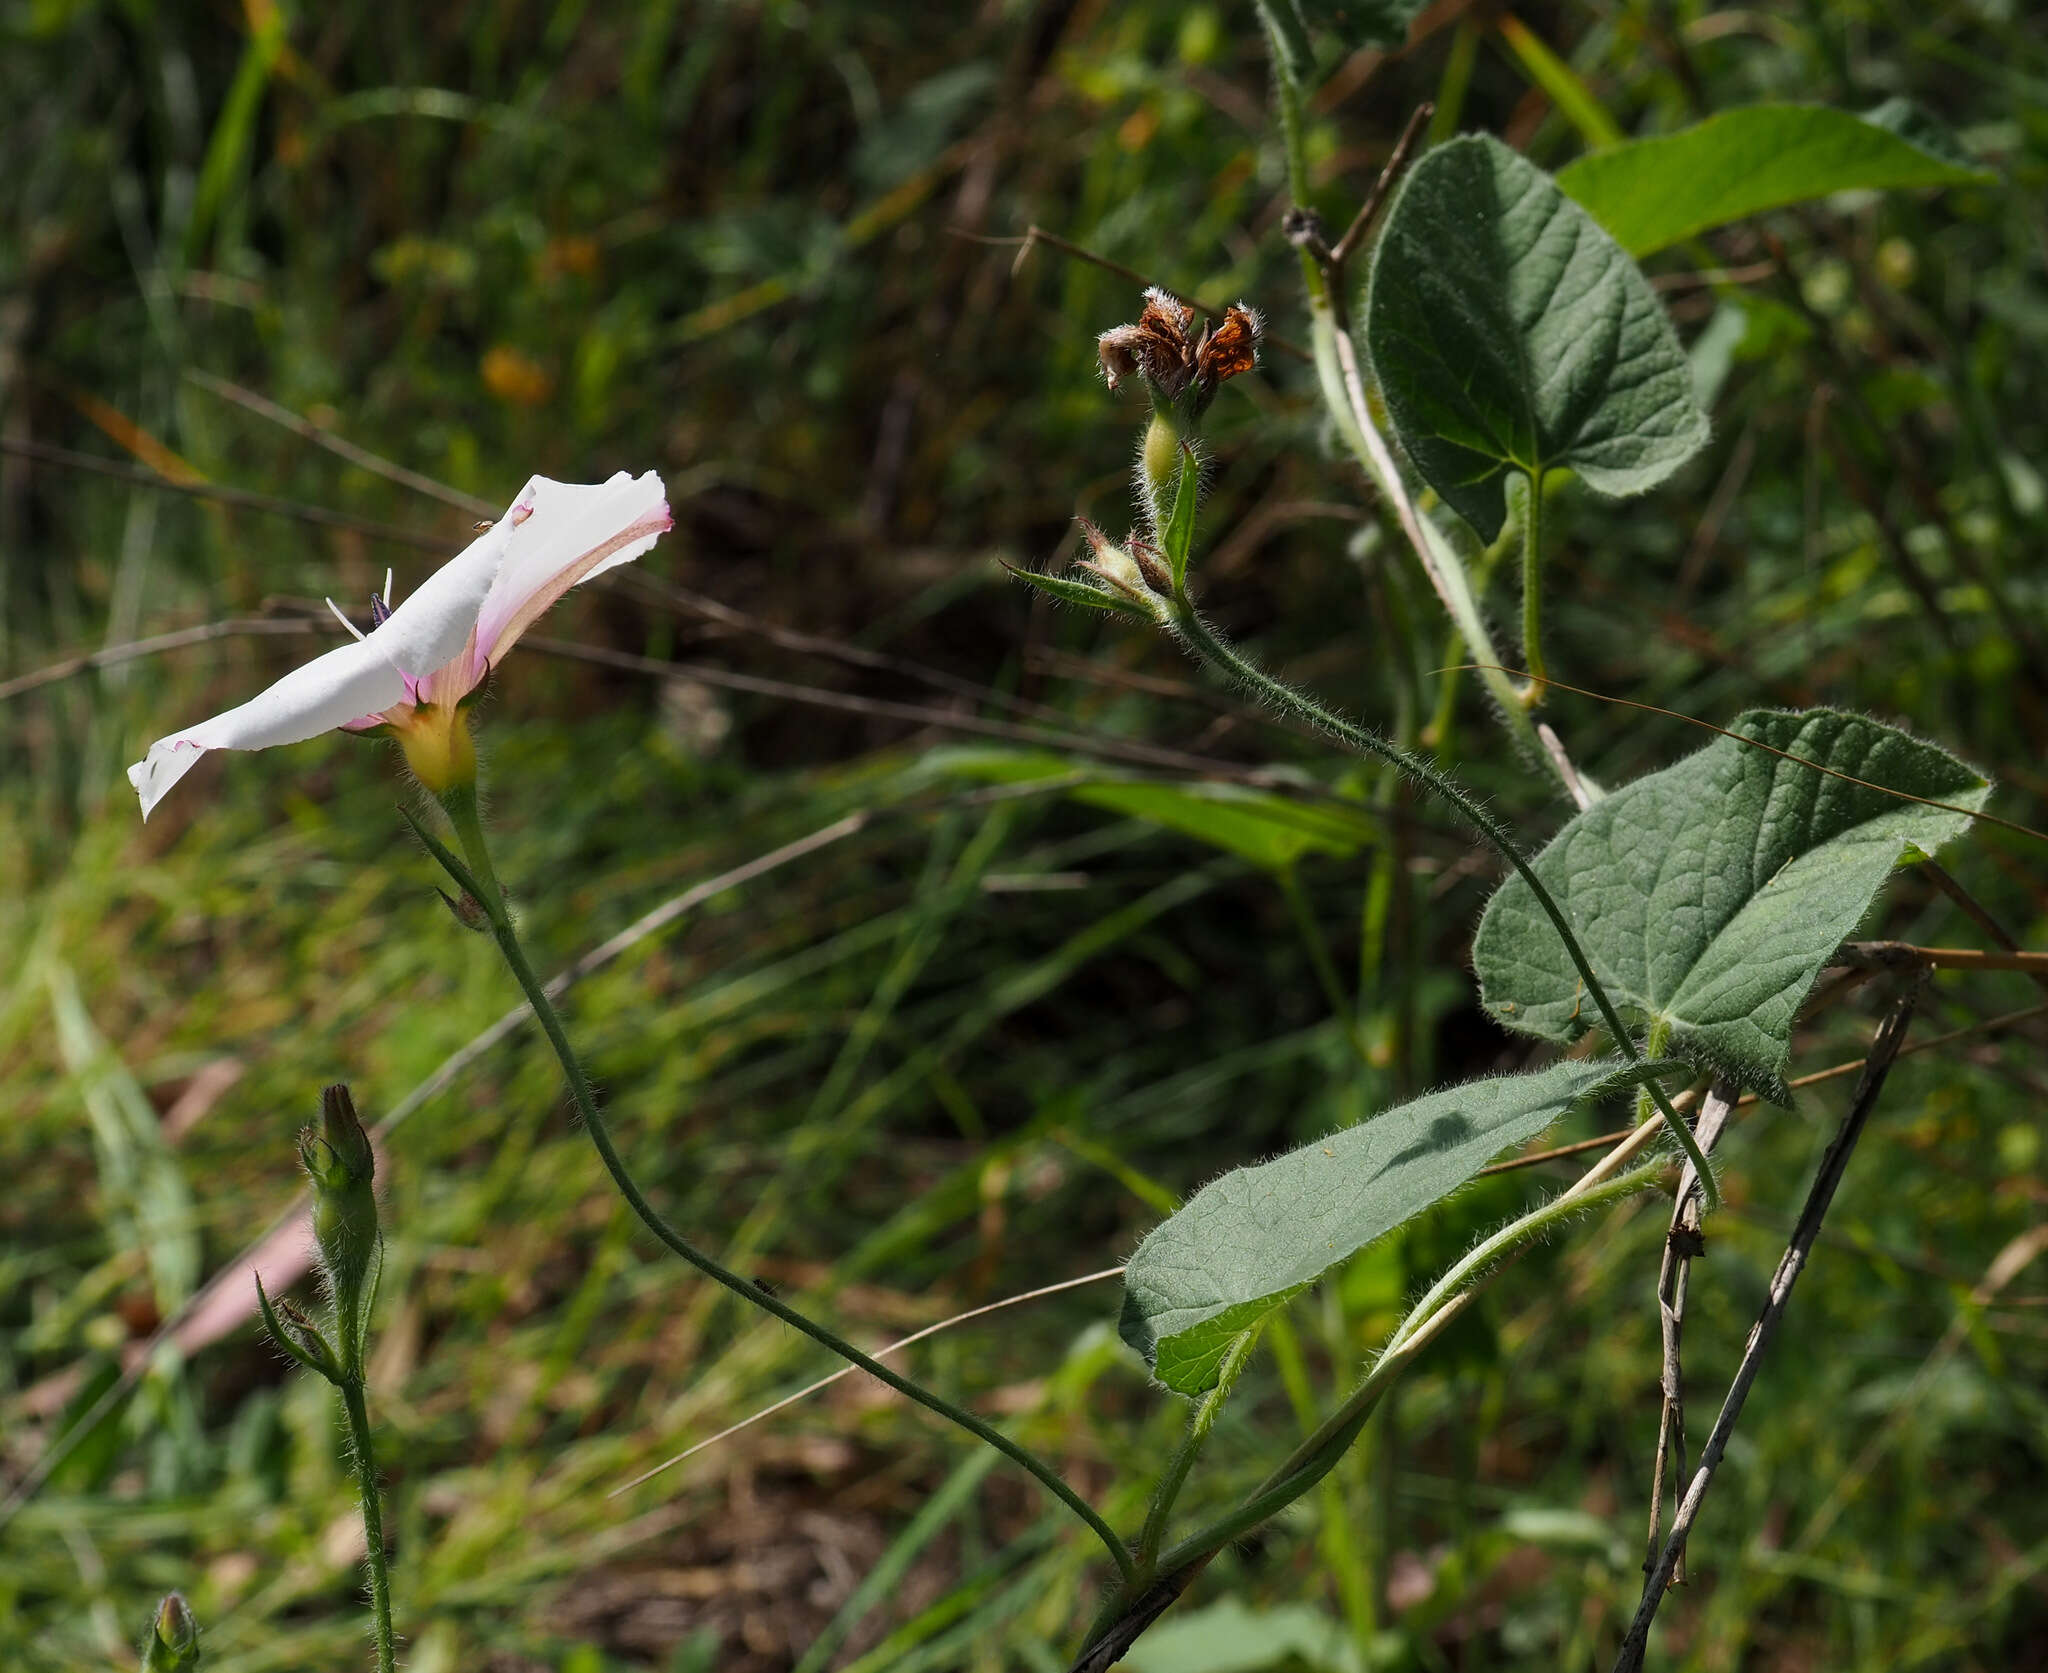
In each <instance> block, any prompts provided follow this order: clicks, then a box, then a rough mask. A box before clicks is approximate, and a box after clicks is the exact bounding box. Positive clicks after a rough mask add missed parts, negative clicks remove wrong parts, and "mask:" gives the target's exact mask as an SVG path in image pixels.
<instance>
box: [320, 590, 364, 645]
mask: <svg viewBox="0 0 2048 1673" xmlns="http://www.w3.org/2000/svg"><path fill="white" fill-rule="evenodd" d="M327 608H328V609H330V610H332V611H333V612H334V619H335V620H336V621H338V622H340V623H341V625H342V626H343V627H345V628H347V629H348V630H349V632H350V633H351V634H352V635H353V636H354V637H356V638H358V639H360V638H362V636H363V630H362V629H361V628H359V627H357V626H356V624H355V623H354V622H352V621H350V620H349V619H348V617H347V616H346V615H344V614H343V613H342V609H341V606H340V605H339V604H336V603H335V602H334V600H333V599H331V598H330V599H329V600H328V601H327Z"/></svg>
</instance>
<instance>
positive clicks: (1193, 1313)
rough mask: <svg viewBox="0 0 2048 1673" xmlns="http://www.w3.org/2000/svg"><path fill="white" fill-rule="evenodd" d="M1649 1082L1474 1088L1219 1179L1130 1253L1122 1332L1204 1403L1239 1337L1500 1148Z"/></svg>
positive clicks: (1516, 1082) (1628, 1076)
mask: <svg viewBox="0 0 2048 1673" xmlns="http://www.w3.org/2000/svg"><path fill="white" fill-rule="evenodd" d="M1653 1067H1663V1068H1669V1067H1671V1065H1669V1064H1665V1065H1661V1066H1653ZM1645 1072H1647V1071H1646V1067H1645V1065H1642V1064H1639V1063H1637V1064H1631V1063H1626V1062H1624V1061H1622V1060H1621V1059H1620V1058H1618V1057H1609V1058H1604V1059H1602V1060H1600V1061H1598V1062H1593V1063H1556V1064H1553V1065H1552V1066H1551V1067H1550V1068H1548V1069H1544V1070H1541V1071H1540V1072H1538V1073H1536V1074H1533V1075H1501V1076H1497V1077H1495V1078H1493V1079H1490V1080H1476V1081H1472V1082H1470V1083H1468V1084H1467V1085H1464V1086H1454V1087H1451V1088H1449V1089H1448V1090H1446V1091H1443V1092H1432V1093H1430V1094H1429V1095H1428V1096H1427V1097H1423V1098H1417V1099H1416V1100H1415V1101H1414V1102H1413V1103H1409V1104H1402V1105H1400V1106H1398V1107H1397V1108H1394V1109H1390V1110H1387V1111H1384V1112H1383V1113H1381V1114H1379V1115H1376V1116H1374V1117H1372V1118H1371V1119H1370V1120H1368V1121H1365V1122H1362V1123H1360V1124H1359V1125H1358V1126H1356V1127H1347V1128H1345V1129H1344V1130H1343V1131H1342V1132H1338V1133H1332V1134H1331V1135H1330V1136H1329V1137H1328V1138H1325V1139H1319V1140H1317V1141H1316V1142H1315V1143H1313V1144H1305V1145H1303V1146H1302V1147H1301V1148H1300V1149H1299V1150H1293V1151H1289V1152H1288V1153H1287V1154H1286V1155H1285V1156H1280V1157H1276V1158H1275V1159H1274V1160H1272V1161H1270V1162H1261V1163H1259V1164H1258V1165H1257V1166H1256V1167H1249V1168H1239V1169H1237V1170H1236V1171H1235V1172H1232V1173H1227V1174H1225V1175H1224V1176H1223V1177H1222V1178H1221V1179H1218V1180H1214V1181H1212V1182H1211V1183H1210V1184H1208V1185H1205V1186H1203V1187H1202V1189H1201V1190H1199V1191H1197V1192H1196V1193H1195V1194H1194V1196H1193V1197H1191V1198H1190V1199H1189V1200H1188V1203H1187V1206H1186V1207H1184V1208H1183V1209H1181V1211H1180V1212H1179V1213H1178V1214H1176V1215H1174V1216H1173V1217H1172V1218H1171V1219H1170V1220H1167V1221H1166V1222H1164V1223H1163V1224H1162V1225H1159V1226H1157V1227H1155V1228H1154V1229H1153V1231H1152V1233H1151V1235H1150V1236H1148V1237H1147V1238H1146V1239H1145V1241H1144V1242H1143V1243H1141V1244H1139V1245H1138V1249H1137V1253H1135V1254H1134V1255H1132V1256H1131V1260H1130V1265H1129V1266H1127V1267H1126V1268H1125V1269H1124V1310H1123V1318H1122V1321H1121V1323H1120V1324H1119V1326H1118V1328H1119V1329H1120V1330H1121V1331H1122V1333H1123V1338H1124V1340H1125V1341H1126V1342H1128V1343H1130V1345H1131V1346H1132V1347H1134V1348H1136V1349H1137V1350H1138V1351H1139V1352H1140V1353H1142V1354H1143V1355H1144V1356H1145V1358H1146V1359H1147V1360H1148V1361H1149V1362H1150V1363H1151V1366H1152V1374H1153V1375H1154V1376H1156V1377H1157V1378H1158V1379H1159V1380H1160V1381H1161V1382H1162V1383H1164V1384H1165V1385H1166V1386H1167V1387H1168V1388H1171V1389H1176V1390H1178V1391H1179V1392H1180V1393H1182V1394H1200V1393H1202V1392H1203V1391H1204V1390H1206V1389H1207V1388H1209V1387H1210V1386H1211V1385H1212V1384H1213V1383H1214V1382H1215V1380H1216V1367H1217V1364H1218V1362H1219V1361H1220V1360H1221V1359H1222V1357H1223V1353H1224V1350H1225V1349H1226V1348H1228V1347H1229V1345H1230V1343H1231V1341H1232V1339H1233V1338H1235V1337H1236V1335H1237V1334H1238V1332H1239V1331H1241V1330H1244V1329H1246V1328H1247V1327H1249V1326H1250V1325H1251V1324H1252V1323H1253V1322H1254V1321H1256V1320H1257V1319H1259V1318H1260V1317H1261V1316H1262V1315H1264V1314H1265V1313H1267V1312H1270V1311H1271V1310H1272V1309H1273V1308H1275V1307H1277V1306H1279V1305H1280V1304H1281V1303H1282V1302H1284V1301H1285V1300H1287V1299H1288V1297H1290V1296H1292V1295H1296V1294H1298V1293H1300V1292H1301V1291H1302V1290H1305V1289H1307V1288H1308V1286H1309V1285H1311V1284H1313V1283H1314V1282H1315V1281H1316V1280H1317V1279H1318V1278H1320V1277H1322V1276H1323V1274H1324V1273H1326V1272H1328V1271H1329V1270H1330V1269H1331V1268H1332V1267H1334V1266H1336V1265H1337V1264H1338V1263H1339V1262H1341V1261H1343V1260H1346V1259H1348V1258H1349V1257H1350V1256H1351V1255H1353V1254H1355V1253H1356V1252H1357V1251H1358V1250H1360V1249H1362V1248H1364V1247H1365V1245H1366V1244H1368V1243H1370V1242H1372V1240H1373V1239H1374V1238H1376V1237H1379V1236H1381V1235H1382V1234H1384V1233H1386V1232H1389V1231H1392V1230H1393V1229H1394V1227H1396V1226H1398V1225H1400V1224H1401V1222H1402V1221H1404V1220H1406V1219H1409V1218H1410V1217H1412V1216H1414V1215H1416V1214H1420V1213H1421V1212H1422V1211H1423V1210H1424V1209H1425V1208H1427V1207H1429V1206H1430V1204H1431V1203H1434V1202H1437V1201H1439V1200H1440V1199H1441V1198H1443V1197H1446V1196H1448V1195H1449V1194H1450V1193H1451V1192H1453V1191H1455V1190H1456V1189H1457V1188H1458V1187H1459V1186H1460V1185H1462V1184H1464V1183H1465V1181H1466V1180H1468V1179H1470V1178H1471V1177H1472V1176H1473V1175H1474V1174H1475V1173H1477V1172H1478V1171H1479V1170H1480V1169H1481V1168H1482V1167H1484V1166H1485V1165H1486V1164H1487V1163H1488V1162H1489V1161H1491V1160H1492V1159H1493V1158H1494V1157H1495V1156H1497V1155H1498V1154H1499V1153H1500V1152H1501V1151H1503V1150H1505V1149H1507V1148H1508V1146H1510V1145H1514V1144H1520V1143H1522V1142H1523V1141H1524V1140H1526V1139H1531V1138H1534V1137H1535V1136H1536V1135H1537V1134H1538V1133H1540V1132H1542V1131H1543V1129H1544V1128H1546V1127H1548V1126H1549V1125H1550V1124H1551V1123H1552V1122H1553V1121H1555V1120H1556V1119H1557V1118H1558V1117H1559V1116H1561V1115H1563V1114H1564V1112H1565V1111H1566V1110H1568V1109H1570V1108H1571V1107H1572V1106H1573V1105H1574V1104H1576V1103H1579V1102H1581V1101H1582V1100H1585V1099H1588V1098H1594V1097H1598V1096H1599V1095H1600V1094H1601V1093H1603V1092H1607V1091H1609V1090H1611V1089H1613V1088H1615V1087H1618V1086H1623V1085H1633V1084H1636V1083H1637V1082H1639V1081H1640V1080H1641V1078H1642V1076H1643V1074H1644V1073H1645Z"/></svg>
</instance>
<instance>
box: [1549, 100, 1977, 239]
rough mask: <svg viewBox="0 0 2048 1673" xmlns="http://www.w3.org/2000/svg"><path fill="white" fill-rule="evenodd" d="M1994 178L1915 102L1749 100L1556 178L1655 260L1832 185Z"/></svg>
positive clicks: (1571, 167) (1848, 187)
mask: <svg viewBox="0 0 2048 1673" xmlns="http://www.w3.org/2000/svg"><path fill="white" fill-rule="evenodd" d="M1994 178H1996V177H1995V176H1994V175H1992V174H1990V173H1988V172H1986V171H1985V170H1983V169H1981V168H1978V167H1977V166H1976V165H1975V164H1973V163H1972V162H1970V160H1969V159H1968V157H1967V156H1966V155H1965V154H1964V153H1963V152H1962V150H1961V148H1960V147H1959V146H1957V145H1956V143H1955V141H1954V139H1953V137H1952V136H1950V135H1949V134H1948V133H1947V132H1946V131H1945V130H1943V129H1942V128H1940V127H1939V126H1938V125H1937V124H1935V123H1933V121H1932V119H1931V118H1929V117H1928V116H1926V115H1925V114H1924V113H1923V112H1922V111H1921V110H1920V109H1919V108H1918V107H1917V106H1916V105H1914V104H1912V103H1911V102H1910V101H1908V100H1905V99H1891V100H1887V101H1886V102H1885V103H1884V104H1882V105H1880V106H1879V107H1878V108H1877V109H1876V110H1873V111H1871V112H1870V113H1869V114H1868V115H1867V116H1853V115H1851V114H1850V113H1849V112H1848V111H1846V110H1830V109H1829V108H1828V107H1827V106H1826V105H1745V106H1744V107H1742V108H1741V109H1740V110H1724V111H1722V112H1721V113H1720V114H1719V115H1718V116H1710V117H1708V118H1707V119H1706V120H1705V121H1704V122H1701V123H1699V124H1697V125H1696V126H1694V127H1690V128H1685V129H1682V130H1681V131H1680V132H1678V133H1675V134H1661V135H1658V136H1657V137H1656V138H1654V139H1638V140H1631V141H1630V142H1629V143H1628V144H1626V145H1617V146H1614V147H1612V148H1611V149H1609V150H1606V151H1596V152H1594V153H1593V154H1592V155H1591V156H1589V157H1581V158H1579V159H1578V161H1576V162H1574V163H1570V164H1567V165H1566V166H1565V167H1564V168H1563V169H1561V170H1559V171H1558V176H1557V183H1558V185H1559V186H1560V187H1561V188H1563V190H1564V191H1565V193H1566V194H1567V195H1568V196H1570V197H1572V198H1574V199H1575V200H1577V201H1578V202H1579V203H1580V204H1582V205H1584V206H1585V209H1586V211H1587V212H1588V213H1589V214H1590V215H1592V217H1593V219H1594V220H1596V221H1598V222H1599V223H1600V224H1601V225H1602V226H1603V227H1605V228H1606V229H1607V230H1608V231H1609V232H1611V233H1613V234H1614V236H1615V237H1616V238H1617V239H1618V240H1619V241H1620V242H1621V245H1622V247H1623V248H1624V249H1625V250H1627V251H1628V252H1629V253H1630V254H1631V255H1634V256H1646V255H1649V254H1651V253H1652V252H1653V251H1656V250H1662V249H1665V248H1667V247H1668V246H1670V245H1673V244H1676V243H1678V242H1679V241H1680V240H1681V239H1685V238H1690V237H1692V236H1693V235H1694V234H1695V233H1701V232H1705V231H1706V230H1707V229H1708V228H1709V227H1718V226H1722V225H1724V224H1725V223H1727V222H1729V221H1739V220H1741V219H1743V218H1744V217H1745V216H1748V215H1755V214H1759V213H1761V212H1762V211H1764V210H1766V209H1777V208H1781V207H1783V206H1784V205H1785V204H1788V203H1801V202H1804V201H1805V200H1807V199H1809V198H1818V197H1826V196H1827V195H1828V194H1829V193H1830V192H1847V191H1858V190H1861V191H1888V190H1898V189H1901V188H1905V187H1911V186H1962V185H1970V184H1974V183H1977V182H1981V181H1985V180H1991V179H1994Z"/></svg>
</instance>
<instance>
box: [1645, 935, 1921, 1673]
mask: <svg viewBox="0 0 2048 1673" xmlns="http://www.w3.org/2000/svg"><path fill="white" fill-rule="evenodd" d="M1925 985H1926V977H1925V975H1924V973H1916V974H1914V975H1912V976H1909V977H1907V978H1906V980H1905V982H1904V985H1903V987H1902V989H1901V991H1900V993H1899V997H1898V998H1897V1000H1895V1001H1894V1002H1893V1005H1892V1008H1891V1010H1890V1011H1888V1012H1887V1013H1886V1014H1885V1018H1884V1021H1883V1022H1881V1023H1880V1024H1878V1029H1877V1034H1876V1036H1875V1037H1874V1038H1873V1039H1872V1041H1871V1043H1870V1054H1869V1056H1868V1057H1867V1058H1865V1059H1864V1063H1863V1074H1862V1077H1861V1078H1860V1079H1859V1080H1858V1081H1857V1083H1856V1095H1855V1097H1854V1098H1853V1099H1851V1101H1850V1104H1849V1109H1848V1113H1847V1114H1845V1115H1844V1116H1843V1117H1842V1123H1841V1125H1840V1126H1839V1127H1838V1128H1837V1129H1836V1130H1835V1136H1834V1138H1833V1139H1832V1140H1830V1141H1829V1144H1828V1148H1827V1151H1826V1154H1824V1155H1823V1156H1822V1157H1821V1162H1820V1171H1819V1172H1818V1173H1817V1174H1816V1175H1815V1176H1814V1181H1813V1184H1812V1186H1811V1188H1809V1190H1808V1191H1807V1193H1806V1204H1805V1206H1804V1207H1803V1208H1802V1209H1801V1210H1800V1211H1799V1221H1798V1224H1797V1225H1795V1226H1794V1227H1793V1228H1792V1236H1791V1239H1790V1241H1789V1242H1787V1244H1786V1245H1785V1253H1784V1255H1783V1257H1782V1258H1781V1259H1780V1260H1779V1262H1778V1269H1777V1271H1776V1272H1775V1273H1774V1274H1772V1277H1771V1288H1770V1293H1769V1295H1768V1296H1767V1297H1766V1298H1765V1300H1764V1305H1763V1311H1762V1312H1761V1313H1759V1314H1758V1315H1757V1321H1756V1323H1755V1324H1754V1325H1752V1326H1751V1327H1750V1332H1749V1340H1748V1342H1747V1343H1746V1344H1745V1345H1744V1347H1743V1350H1742V1362H1741V1364H1739V1365H1738V1366H1737V1367H1736V1369H1735V1376H1734V1379H1733V1381H1732V1382H1730V1384H1729V1385H1728V1394H1727V1397H1726V1398H1725V1399H1724V1400H1723V1401H1722V1402H1721V1411H1720V1414H1719V1415H1718V1416H1717V1417H1716V1418H1715V1419H1714V1427H1713V1429H1712V1431H1711V1432H1710V1433H1709V1434H1708V1436H1707V1440H1706V1444H1705V1445H1704V1446H1703V1447H1701V1448H1700V1461H1699V1467H1698V1469H1696V1470H1695V1471H1694V1472H1693V1478H1692V1481H1691V1483H1690V1484H1689V1485H1688V1486H1687V1488H1686V1490H1685V1497H1684V1498H1683V1499H1681V1500H1680V1501H1679V1505H1678V1510H1677V1513H1676V1514H1675V1515H1674V1516H1673V1517H1672V1519H1671V1533H1670V1536H1669V1537H1668V1538H1667V1539H1666V1540H1665V1541H1664V1549H1663V1551H1662V1553H1661V1554H1660V1555H1659V1556H1658V1558H1657V1561H1656V1564H1655V1565H1654V1566H1653V1567H1652V1568H1651V1570H1650V1572H1649V1574H1648V1576H1647V1577H1646V1578H1645V1579H1644V1581H1643V1595H1642V1601H1641V1602H1640V1603H1639V1604H1638V1605H1637V1607H1636V1614H1635V1619H1634V1620H1633V1621H1632V1622H1630V1624H1629V1629H1628V1634H1627V1636H1626V1637H1625V1638H1623V1639H1622V1642H1621V1653H1620V1654H1619V1655H1618V1656H1616V1658H1615V1662H1614V1673H1641V1669H1642V1666H1643V1657H1644V1655H1645V1653H1646V1652H1647V1650H1648V1648H1649V1642H1650V1624H1651V1622H1653V1621H1654V1620H1655V1619H1656V1618H1657V1608H1658V1606H1659V1605H1660V1604H1661V1603H1662V1602H1663V1601H1664V1593H1665V1591H1666V1590H1667V1589H1668V1588H1669V1587H1670V1584H1671V1576H1672V1574H1673V1572H1674V1571H1675V1570H1676V1568H1677V1566H1678V1561H1679V1557H1680V1554H1681V1553H1682V1552H1683V1551H1684V1550H1685V1541H1686V1536H1687V1535H1688V1534H1690V1533H1691V1532H1692V1526H1693V1523H1694V1522H1695V1521H1697V1520H1698V1518H1699V1513H1700V1506H1701V1505H1702V1504H1704V1503H1705V1502H1706V1497H1707V1489H1708V1488H1709V1487H1711V1486H1712V1485H1713V1482H1714V1472H1715V1471H1716V1470H1717V1469H1719V1468H1720V1464H1721V1458H1722V1455H1723V1454H1724V1453H1725V1452H1726V1451H1727V1448H1728V1437H1729V1436H1730V1435H1731V1434H1733V1433H1734V1431H1735V1424H1736V1420H1737V1419H1738V1418H1740V1417H1741V1416H1742V1407H1743V1404H1744V1402H1745V1401H1747V1400H1748V1398H1749V1390H1750V1386H1751V1385H1752V1384H1753V1383H1754V1382H1755V1381H1756V1376H1757V1371H1758V1369H1759V1368H1760V1367H1761V1366H1762V1364H1763V1358H1764V1355H1765V1353H1767V1352H1768V1351H1769V1349H1770V1345H1771V1339H1772V1338H1773V1337H1774V1336H1776V1335H1777V1333H1778V1326H1779V1325H1780V1324H1781V1323H1782V1322H1783V1321H1784V1317H1785V1309H1786V1307H1787V1306H1788V1305H1789V1304H1790V1302H1791V1300H1792V1287H1793V1285H1795V1284H1797V1283H1798V1282H1799V1274H1800V1273H1801V1272H1802V1271H1804V1270H1805V1268H1806V1261H1807V1257H1808V1255H1810V1254H1811V1253H1812V1251H1813V1245H1814V1242H1815V1240H1816V1239H1817V1238H1818V1237H1819V1236H1820V1228H1821V1222H1822V1221H1823V1220H1824V1219H1826V1218H1827V1212H1828V1208H1829V1205H1830V1204H1832V1203H1833V1202H1834V1199H1835V1188H1836V1187H1837V1186H1839V1185H1840V1184H1841V1182H1842V1174H1843V1171H1844V1170H1845V1169H1846V1168H1847V1167H1848V1165H1849V1156H1850V1153H1851V1152H1852V1151H1854V1150H1855V1148H1856V1141H1857V1140H1858V1139H1859V1138H1861V1137H1862V1136H1863V1128H1864V1126H1865V1124H1866V1123H1867V1122H1868V1121H1869V1119H1870V1112H1871V1111H1872V1110H1873V1109H1875V1108H1876V1107H1877V1100H1878V1095H1879V1094H1880V1093H1881V1092H1883V1091H1884V1083H1885V1077H1886V1076H1887V1075H1889V1074H1890V1073H1891V1068H1892V1063H1893V1061H1894V1059H1896V1058H1897V1057H1898V1055H1899V1048H1900V1047H1901V1046H1902V1045H1904V1044H1905V1040H1906V1030H1907V1029H1908V1028H1910V1027H1911V1026H1912V1022H1913V1009H1914V1007H1915V1006H1916V1005H1917V1004H1918V1003H1919V999H1920V994H1921V992H1922V990H1923V989H1924V987H1925Z"/></svg>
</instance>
